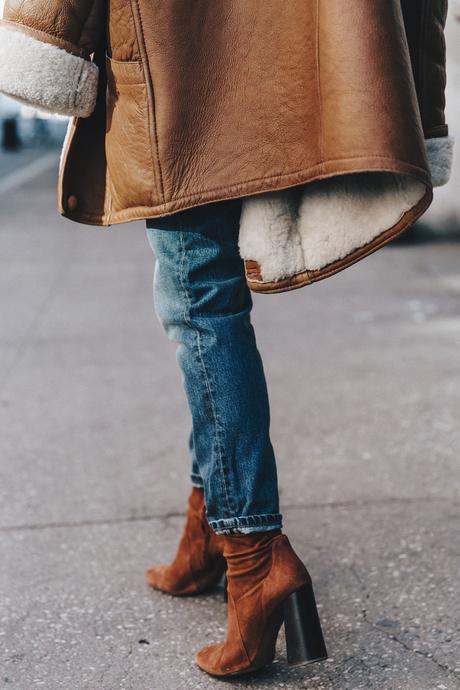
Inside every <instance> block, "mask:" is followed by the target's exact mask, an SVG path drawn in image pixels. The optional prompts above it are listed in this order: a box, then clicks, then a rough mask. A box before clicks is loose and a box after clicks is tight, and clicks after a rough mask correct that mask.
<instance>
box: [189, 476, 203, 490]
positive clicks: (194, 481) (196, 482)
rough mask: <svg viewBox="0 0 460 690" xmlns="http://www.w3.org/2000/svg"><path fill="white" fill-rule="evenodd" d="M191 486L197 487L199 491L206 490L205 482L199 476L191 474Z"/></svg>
mask: <svg viewBox="0 0 460 690" xmlns="http://www.w3.org/2000/svg"><path fill="white" fill-rule="evenodd" d="M190 484H191V485H192V486H196V487H197V489H203V488H204V483H203V480H202V478H201V477H200V475H199V474H191V475H190Z"/></svg>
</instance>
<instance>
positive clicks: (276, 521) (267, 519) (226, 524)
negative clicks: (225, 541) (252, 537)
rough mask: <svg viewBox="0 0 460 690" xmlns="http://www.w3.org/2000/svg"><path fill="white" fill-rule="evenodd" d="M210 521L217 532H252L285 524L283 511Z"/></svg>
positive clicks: (265, 530) (263, 530) (277, 527)
mask: <svg viewBox="0 0 460 690" xmlns="http://www.w3.org/2000/svg"><path fill="white" fill-rule="evenodd" d="M208 522H209V525H210V527H211V529H212V530H213V531H214V532H215V533H216V534H252V533H253V532H268V531H269V530H273V529H281V527H282V526H283V525H282V522H283V518H282V515H281V513H267V514H264V515H242V516H240V517H235V518H227V519H220V520H208Z"/></svg>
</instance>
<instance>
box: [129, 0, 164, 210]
mask: <svg viewBox="0 0 460 690" xmlns="http://www.w3.org/2000/svg"><path fill="white" fill-rule="evenodd" d="M135 3H136V7H137V16H138V21H139V28H140V32H141V35H142V49H143V50H142V53H143V55H141V57H142V65H143V69H144V74H146V76H147V80H146V82H147V83H146V86H147V93H148V95H149V96H150V99H149V100H150V103H149V107H148V113H149V118H150V109H151V110H152V122H151V123H149V125H150V124H151V125H152V126H151V128H150V126H149V131H150V129H152V130H153V135H154V138H155V151H156V161H157V165H158V171H159V173H160V191H161V199H162V203H163V204H164V203H165V190H164V182H163V170H162V166H161V159H160V150H159V144H158V127H157V117H156V102H155V91H154V88H153V79H152V74H151V71H150V65H149V63H148V59H147V51H146V43H145V33H144V24H143V21H142V15H141V10H140V7H139V0H135ZM131 7H132V5H131ZM139 47H140V46H139ZM149 139H150V153H151V157H152V164H154V155H153V147H152V136H150V137H149Z"/></svg>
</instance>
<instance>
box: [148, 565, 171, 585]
mask: <svg viewBox="0 0 460 690" xmlns="http://www.w3.org/2000/svg"><path fill="white" fill-rule="evenodd" d="M166 569H167V566H166V565H156V566H153V567H152V568H148V569H147V570H146V571H145V572H144V577H145V579H146V580H147V582H148V583H149V585H150V586H151V587H154V588H155V589H161V590H164V589H165V584H166V583H165V579H166V577H165V576H166Z"/></svg>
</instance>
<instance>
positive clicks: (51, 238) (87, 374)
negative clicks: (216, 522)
mask: <svg viewBox="0 0 460 690" xmlns="http://www.w3.org/2000/svg"><path fill="white" fill-rule="evenodd" d="M1 4H2V3H1V0H0V5H1ZM447 42H448V54H449V68H448V79H449V83H448V89H447V100H448V107H447V118H448V122H449V126H450V130H451V133H452V134H453V135H456V136H457V147H456V152H455V166H454V172H453V176H452V180H451V182H450V184H449V185H448V186H446V187H445V188H442V189H438V190H436V191H435V201H434V203H433V205H432V207H431V209H430V210H429V212H428V213H427V214H426V215H425V216H424V218H423V219H422V221H421V222H419V223H418V224H417V225H416V226H415V227H414V228H413V229H411V230H410V231H408V232H407V233H405V235H404V236H403V237H401V239H400V240H398V241H395V242H393V243H391V244H390V245H389V246H388V247H385V248H384V249H382V250H380V251H378V252H376V253H375V254H373V255H372V256H370V257H368V258H366V259H365V260H364V261H362V262H359V263H358V264H356V265H355V266H353V267H350V268H348V269H347V270H345V271H343V272H342V273H340V274H338V275H337V276H334V277H333V278H330V279H328V280H326V281H322V282H321V283H318V284H316V285H312V286H309V287H306V288H303V289H302V290H298V291H295V292H292V293H287V294H285V295H270V296H255V297H254V304H255V308H254V316H253V320H254V323H255V326H256V331H257V335H258V343H259V348H260V350H261V352H262V355H263V359H264V363H265V369H266V374H267V379H268V385H269V391H270V397H271V403H272V440H273V443H274V446H275V448H276V452H277V456H278V465H279V481H280V494H281V507H282V510H283V515H284V523H285V528H286V532H287V533H288V534H289V536H290V539H291V540H292V542H293V544H294V546H295V548H296V551H297V552H298V553H299V554H300V556H301V557H302V558H303V559H304V560H305V562H306V563H307V564H308V568H309V570H310V571H311V574H312V576H313V580H314V582H315V583H316V594H317V599H318V601H319V606H320V609H321V614H322V619H323V624H324V628H325V634H326V638H327V642H328V648H329V653H330V659H329V661H328V662H327V663H325V664H322V665H315V668H310V667H307V668H303V669H302V668H300V669H295V668H288V667H287V666H285V665H283V664H274V665H273V667H272V668H271V669H270V671H267V672H263V673H262V674H260V675H259V676H257V677H256V678H253V679H250V680H249V679H248V680H247V681H246V682H242V681H239V680H236V679H235V681H234V682H233V683H232V684H231V687H232V690H235V689H236V690H243V688H249V687H250V688H267V689H268V688H284V689H285V690H289V689H292V690H294V689H295V690H299V689H300V688H302V689H303V690H374V689H375V690H458V688H459V687H460V626H459V620H460V600H459V597H458V587H457V579H458V573H459V572H460V463H459V451H460V423H459V420H460V358H459V352H460V22H455V21H454V17H453V13H452V14H451V16H450V17H449V24H448V31H447ZM66 126H67V122H66V120H65V119H62V118H54V117H46V116H42V115H40V114H39V113H37V112H35V111H33V110H30V109H28V108H23V107H21V106H20V105H18V104H16V103H13V102H12V101H9V100H8V99H6V98H4V97H1V96H0V139H1V141H0V686H1V687H14V688H19V689H20V690H32V688H35V687H36V686H41V687H44V688H46V690H54V688H64V689H65V690H80V689H83V688H85V689H88V690H99V689H103V690H115V689H119V690H127V689H132V690H152V688H154V690H186V689H189V688H200V690H210V689H211V688H216V687H219V688H221V687H223V685H224V686H225V687H227V685H228V687H229V688H230V684H227V683H223V684H222V683H218V684H217V683H216V682H215V681H213V680H212V679H211V678H208V677H203V675H202V674H201V673H200V672H199V671H198V670H197V669H196V668H195V667H194V666H193V664H191V659H192V658H193V654H194V652H195V651H196V649H197V648H200V647H201V646H202V644H203V643H207V641H208V640H209V641H210V640H215V639H220V638H222V637H223V635H224V630H225V607H224V606H223V602H222V592H215V593H211V594H209V595H207V596H203V597H197V598H193V599H181V600H179V601H173V600H171V599H170V598H169V597H164V596H163V595H161V594H160V593H158V592H153V591H149V590H148V589H147V587H146V585H145V583H144V581H143V575H142V574H143V570H144V568H146V567H148V566H150V565H151V564H152V563H154V562H158V561H161V562H167V561H168V559H169V558H171V557H172V556H173V554H174V551H175V548H176V544H177V541H178V537H179V534H180V531H181V528H182V523H183V513H184V510H185V500H186V496H187V494H188V491H189V487H188V472H189V458H188V453H187V437H188V431H189V424H190V420H189V414H188V410H187V408H186V404H185V400H184V395H183V392H182V382H181V379H180V375H179V372H178V369H177V366H176V361H175V356H174V347H173V346H172V344H171V343H170V342H168V341H167V339H166V338H165V336H164V333H163V332H162V329H161V327H160V325H159V323H158V322H157V320H156V318H155V316H154V313H153V306H152V275H153V266H154V258H153V256H152V253H151V251H150V248H149V246H148V244H147V240H146V237H145V224H144V223H131V224H128V225H121V226H114V227H112V228H109V229H102V228H94V227H89V226H84V225H78V224H75V223H71V222H69V221H68V220H65V219H63V218H61V217H60V216H59V215H58V213H57V210H56V180H57V170H58V164H59V156H60V149H61V143H62V140H63V138H64V135H65V131H66ZM279 645H280V649H279V653H280V658H283V654H284V647H283V640H282V638H281V639H280V641H279Z"/></svg>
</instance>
